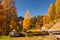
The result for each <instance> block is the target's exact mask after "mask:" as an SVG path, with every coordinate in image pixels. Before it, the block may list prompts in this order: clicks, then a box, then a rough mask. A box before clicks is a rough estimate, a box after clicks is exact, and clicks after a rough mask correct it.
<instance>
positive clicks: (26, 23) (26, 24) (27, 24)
mask: <svg viewBox="0 0 60 40" xmlns="http://www.w3.org/2000/svg"><path fill="white" fill-rule="evenodd" d="M29 27H30V13H29V10H27V11H26V14H25V18H24V20H23V31H25V30H28V29H29Z"/></svg>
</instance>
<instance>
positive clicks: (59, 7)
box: [55, 0, 60, 19]
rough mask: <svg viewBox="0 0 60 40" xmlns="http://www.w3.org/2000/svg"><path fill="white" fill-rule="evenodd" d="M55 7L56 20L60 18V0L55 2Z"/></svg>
mask: <svg viewBox="0 0 60 40" xmlns="http://www.w3.org/2000/svg"><path fill="white" fill-rule="evenodd" d="M55 7H56V19H58V18H60V0H56V3H55Z"/></svg>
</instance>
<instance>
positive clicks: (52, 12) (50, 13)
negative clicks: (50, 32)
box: [48, 4, 56, 21]
mask: <svg viewBox="0 0 60 40" xmlns="http://www.w3.org/2000/svg"><path fill="white" fill-rule="evenodd" d="M55 15H56V13H55V4H50V7H49V9H48V17H49V21H52V20H54V19H55Z"/></svg>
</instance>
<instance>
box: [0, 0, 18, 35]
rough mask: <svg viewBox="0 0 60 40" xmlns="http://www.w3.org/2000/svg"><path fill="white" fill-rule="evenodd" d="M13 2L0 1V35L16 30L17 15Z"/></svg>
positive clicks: (9, 0) (11, 0)
mask: <svg viewBox="0 0 60 40" xmlns="http://www.w3.org/2000/svg"><path fill="white" fill-rule="evenodd" d="M14 4H15V1H14V0H2V1H1V2H0V35H8V34H9V32H10V31H12V30H13V29H17V13H16V8H15V5H14Z"/></svg>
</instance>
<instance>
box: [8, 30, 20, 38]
mask: <svg viewBox="0 0 60 40" xmlns="http://www.w3.org/2000/svg"><path fill="white" fill-rule="evenodd" d="M9 35H10V36H12V37H19V35H20V33H19V32H18V31H17V30H15V29H14V30H12V31H11V32H10V33H9Z"/></svg>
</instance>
